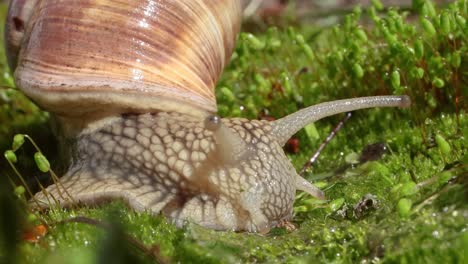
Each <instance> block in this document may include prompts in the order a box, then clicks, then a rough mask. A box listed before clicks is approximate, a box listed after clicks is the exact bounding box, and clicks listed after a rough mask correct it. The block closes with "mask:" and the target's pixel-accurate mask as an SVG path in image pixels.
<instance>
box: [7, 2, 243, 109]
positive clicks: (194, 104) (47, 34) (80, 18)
mask: <svg viewBox="0 0 468 264" xmlns="http://www.w3.org/2000/svg"><path fill="white" fill-rule="evenodd" d="M240 5H241V1H240V0H223V1H219V0H218V1H215V0H198V1H193V0H182V1H180V0H177V1H175V0H172V1H171V0H166V1H157V0H138V1H137V0H134V1H110V0H99V1H98V0H79V1H72V2H69V3H67V1H58V0H44V1H40V2H39V3H38V5H37V8H36V10H35V12H34V14H33V15H32V17H31V20H30V21H29V24H28V29H29V31H30V32H29V39H26V40H24V41H23V46H22V48H21V52H20V59H19V63H18V68H17V70H16V72H15V76H16V80H17V84H18V86H19V87H20V88H21V89H23V90H24V91H25V93H26V94H28V95H29V96H31V97H32V98H33V99H35V100H36V101H37V102H38V103H39V104H40V105H41V106H42V107H44V108H46V109H48V110H50V111H55V112H58V113H59V114H65V115H77V114H80V115H81V114H84V113H85V114H86V112H89V113H88V114H93V113H92V112H93V111H104V110H105V111H108V112H116V111H117V112H122V111H130V112H132V111H133V112H142V111H151V110H161V109H163V110H165V111H171V110H172V111H182V112H190V113H194V114H201V115H207V114H209V113H212V112H215V111H216V100H215V96H214V87H215V85H216V82H217V80H218V78H219V76H220V74H221V72H222V69H223V67H224V66H225V64H226V63H227V62H228V60H229V57H230V55H231V53H232V50H233V47H234V44H235V38H236V36H237V33H238V31H239V23H240V21H239V20H240ZM128 92H130V93H131V94H132V96H133V97H134V98H142V99H144V101H145V104H144V105H143V104H142V101H141V100H134V102H132V101H131V100H127V99H125V98H124V97H125V95H126V94H125V93H128ZM93 94H100V96H99V98H97V97H95V96H93ZM101 97H102V98H103V109H100V108H99V106H97V105H96V104H99V103H100V98H101ZM123 98H124V99H123ZM150 99H153V100H150ZM171 100H173V101H174V102H175V104H174V105H173V106H171V104H170V103H169V102H170V101H171ZM162 102H164V103H162ZM78 104H79V105H81V107H82V109H78V110H75V109H76V108H77V107H73V109H66V108H67V105H74V106H75V105H78ZM91 104H93V105H91ZM168 107H169V108H170V109H168ZM87 109H89V111H88V110H87ZM196 109H198V111H196ZM204 113H205V114H204Z"/></svg>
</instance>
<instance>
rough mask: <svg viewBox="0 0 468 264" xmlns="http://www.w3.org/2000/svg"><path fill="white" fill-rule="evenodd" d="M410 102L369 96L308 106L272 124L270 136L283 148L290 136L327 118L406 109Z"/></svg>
mask: <svg viewBox="0 0 468 264" xmlns="http://www.w3.org/2000/svg"><path fill="white" fill-rule="evenodd" d="M410 104H411V100H410V98H409V97H408V96H406V95H403V96H399V95H390V96H369V97H358V98H352V99H343V100H336V101H331V102H325V103H320V104H316V105H313V106H309V107H307V108H304V109H302V110H299V111H297V112H295V113H293V114H291V115H288V116H285V117H283V118H281V119H278V120H276V121H273V122H272V127H273V131H272V134H273V135H274V137H275V138H276V140H277V141H278V143H279V144H280V145H281V146H283V145H284V144H286V142H287V141H288V139H289V138H291V136H292V135H294V134H296V132H297V131H299V130H300V129H302V128H303V127H304V126H306V125H308V124H310V123H313V122H315V121H317V120H319V119H322V118H324V117H327V116H331V115H335V114H339V113H344V112H349V111H354V110H358V109H365V108H373V107H402V108H403V107H408V106H409V105H410Z"/></svg>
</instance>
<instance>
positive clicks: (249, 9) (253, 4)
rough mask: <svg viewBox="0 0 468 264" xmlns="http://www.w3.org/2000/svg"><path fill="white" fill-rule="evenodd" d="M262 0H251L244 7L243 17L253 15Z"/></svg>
mask: <svg viewBox="0 0 468 264" xmlns="http://www.w3.org/2000/svg"><path fill="white" fill-rule="evenodd" d="M263 1H264V0H252V1H250V3H249V4H248V5H247V6H246V7H245V9H244V14H243V16H244V18H249V17H251V16H253V15H254V14H255V13H256V12H257V10H258V9H259V8H260V6H261V5H262V3H263Z"/></svg>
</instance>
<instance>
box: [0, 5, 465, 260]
mask: <svg viewBox="0 0 468 264" xmlns="http://www.w3.org/2000/svg"><path fill="white" fill-rule="evenodd" d="M414 2H415V4H414V7H415V13H419V14H420V16H418V15H415V13H408V12H407V11H399V10H398V9H396V8H393V9H389V10H386V11H385V12H383V11H382V12H383V13H377V11H376V10H380V9H381V8H380V6H379V5H380V4H379V3H380V2H379V1H373V3H374V6H373V7H371V8H369V9H368V10H366V11H363V10H361V9H359V8H356V9H355V10H354V11H353V13H351V14H350V15H347V16H346V17H344V18H343V21H342V23H341V24H340V25H337V26H333V27H331V28H320V27H316V26H314V25H310V24H306V23H296V24H297V25H296V26H294V27H289V28H274V27H272V28H269V29H268V30H267V31H265V32H262V33H255V34H251V33H243V34H242V35H241V36H240V38H239V43H238V45H237V48H236V51H235V54H234V56H233V59H232V62H231V64H230V65H229V66H228V67H227V69H226V71H225V73H224V74H223V76H222V78H221V80H220V82H219V85H218V88H219V89H217V99H218V102H219V112H220V114H221V115H222V116H244V117H249V118H260V117H264V116H271V117H274V118H278V117H281V116H284V115H286V114H288V113H291V112H293V111H296V110H298V109H300V108H302V107H305V106H308V105H312V104H315V103H318V102H322V101H325V100H332V99H338V98H345V97H356V96H365V95H376V94H401V93H405V94H408V95H410V96H411V98H412V100H413V106H412V107H411V108H410V109H407V110H400V109H375V110H365V111H360V112H356V113H354V114H353V117H352V118H351V119H350V120H349V121H348V122H347V123H346V124H345V126H344V128H343V129H342V130H341V131H340V132H339V133H338V135H337V137H335V138H334V139H333V140H332V141H331V142H330V143H329V144H328V145H327V147H326V148H325V150H324V151H323V152H322V154H321V156H320V157H319V159H318V160H317V162H316V163H315V164H314V167H313V170H311V171H308V172H307V174H306V177H307V178H308V179H309V180H311V181H319V182H318V183H317V185H320V187H321V188H322V189H323V190H325V194H326V197H327V201H318V200H315V199H313V198H311V197H309V196H307V195H305V194H303V193H298V195H297V200H296V203H295V206H294V211H295V216H294V219H293V223H294V224H295V225H296V227H297V230H295V231H292V232H291V231H287V230H286V229H284V228H275V229H273V230H272V231H271V232H270V233H268V234H266V235H259V234H248V233H233V232H216V231H212V230H207V229H204V228H201V227H199V226H195V225H187V226H186V227H185V228H183V229H178V228H176V227H174V226H173V225H171V224H168V223H167V222H166V220H165V219H164V218H163V217H155V216H152V215H150V214H148V213H135V212H133V211H131V210H129V209H128V208H127V207H126V206H125V205H124V204H123V203H121V202H118V201H116V202H112V203H110V204H106V205H103V206H101V207H97V208H86V207H84V208H83V207H82V208H72V209H67V210H65V209H55V210H52V211H50V212H47V213H41V214H40V215H39V218H40V219H42V220H44V221H47V223H48V224H49V230H48V233H47V235H45V236H44V237H42V238H41V239H40V241H39V242H38V243H30V242H27V241H25V240H22V239H19V240H18V239H17V238H15V237H14V235H13V237H12V236H11V235H10V236H2V238H0V239H3V241H0V242H1V243H0V261H1V260H4V259H6V258H7V257H8V256H10V255H9V254H8V252H12V250H10V249H8V247H6V246H5V245H13V246H12V247H14V245H15V243H14V242H15V241H19V245H18V254H16V257H18V258H19V259H20V260H21V261H23V262H27V263H63V262H64V261H65V260H66V261H67V262H69V261H70V260H73V261H74V262H75V263H89V262H91V261H93V260H98V259H103V258H106V259H120V260H122V259H123V260H133V261H139V262H151V261H152V260H153V258H152V257H151V256H147V255H145V253H144V252H143V251H142V250H141V249H138V248H137V247H135V245H134V244H132V243H130V242H128V241H127V240H128V239H127V238H126V236H131V237H133V238H135V239H136V240H138V241H140V242H141V243H143V244H144V245H145V246H146V247H147V248H150V247H152V246H155V248H158V249H159V251H158V252H160V255H161V256H162V257H161V258H163V259H166V260H169V261H180V262H189V263H198V262H200V263H201V262H203V263H238V262H266V263H283V262H288V263H310V262H345V263H355V262H362V261H368V262H370V261H379V260H380V261H382V262H388V263H395V262H406V263H462V262H464V261H466V256H465V255H464V254H466V253H464V252H466V248H468V235H467V231H466V228H467V224H466V223H467V218H468V207H467V204H468V203H467V200H468V199H467V195H468V194H467V191H466V190H467V189H468V188H467V185H468V170H467V161H468V158H467V157H468V153H467V149H468V141H467V138H466V135H468V118H467V113H466V106H465V105H464V104H466V102H465V101H466V99H464V98H466V96H467V94H466V89H462V87H466V86H467V78H468V77H467V75H466V69H463V68H462V65H466V60H467V54H468V52H467V42H466V40H467V36H466V32H467V30H466V27H467V24H466V19H465V17H466V16H467V5H466V1H461V0H460V1H457V2H455V3H453V4H450V5H449V6H447V7H446V8H444V9H440V8H437V7H435V6H434V5H433V4H432V3H431V2H429V1H414ZM3 11H4V10H3ZM0 66H1V69H0V70H1V72H2V74H0V76H3V79H1V78H0V79H1V83H2V84H3V85H11V83H12V82H11V76H10V75H9V74H8V71H7V70H6V65H5V63H4V60H2V61H1V64H0ZM47 119H48V115H47V114H44V113H43V112H41V111H39V110H38V109H37V108H36V107H35V106H34V105H33V104H31V102H29V101H28V100H27V99H26V98H24V96H22V95H21V94H20V93H19V92H17V91H16V90H8V91H7V90H0V147H1V150H2V151H4V150H7V149H10V148H12V147H11V144H12V136H13V135H14V134H15V133H19V132H20V133H28V134H31V135H33V137H34V138H35V139H39V140H38V141H39V143H38V144H39V146H40V147H41V148H42V149H44V150H46V151H45V152H46V153H45V154H46V155H47V156H49V155H48V154H47V151H50V149H55V148H56V147H55V144H56V143H55V141H54V140H53V139H52V136H51V134H50V133H49V132H44V131H47V130H45V129H44V127H45V123H46V121H47ZM339 119H340V117H335V118H329V119H327V120H323V121H320V122H318V123H317V124H315V126H314V127H309V128H308V129H307V131H306V132H304V131H302V132H300V133H298V135H296V137H297V138H298V139H299V141H300V153H299V154H296V155H293V154H290V158H291V159H292V161H293V163H294V165H295V166H296V168H301V166H302V165H303V164H304V163H305V162H306V161H307V160H308V159H309V158H310V156H311V155H312V154H313V152H314V150H315V149H317V147H318V145H319V144H320V140H317V137H318V138H321V139H324V138H325V137H326V135H327V134H328V133H329V132H330V131H331V130H332V129H333V127H334V126H335V125H336V124H337V122H338V120H339ZM43 138H44V139H43ZM42 139H43V140H42ZM378 142H383V143H385V145H386V146H387V152H386V154H385V155H383V157H382V158H380V159H377V160H375V161H369V162H365V163H360V162H359V156H360V153H361V151H362V150H363V149H364V148H365V147H366V146H368V145H369V144H372V143H378ZM15 150H16V148H15ZM16 155H17V156H18V163H17V164H18V165H19V167H20V168H21V171H22V172H23V174H24V175H27V174H29V173H27V172H25V169H24V167H30V168H31V169H30V170H31V171H33V172H31V174H35V173H38V171H37V169H35V168H34V159H33V155H34V151H33V150H30V149H24V147H22V148H20V149H19V150H18V151H17V152H16ZM346 157H348V158H346ZM5 164H6V162H4V161H0V177H2V179H3V180H5V175H9V176H10V177H13V173H12V171H11V170H10V169H9V168H8V167H7V166H5ZM27 164H31V166H28V165H27ZM51 167H52V168H53V167H54V164H53V163H52V165H51ZM4 182H6V180H5V181H0V184H3V185H5V184H4ZM6 183H7V182H6ZM3 185H2V186H3ZM0 193H3V194H2V195H0V204H1V205H2V206H0V210H1V212H0V214H1V215H2V219H7V220H11V221H13V222H14V223H16V222H18V224H19V225H20V226H19V227H18V229H20V230H22V231H21V232H24V230H25V229H28V228H31V226H34V225H36V224H38V223H39V222H38V220H34V219H29V220H28V217H27V215H28V214H27V213H26V214H25V213H23V214H18V216H16V214H15V213H12V212H13V211H14V210H13V211H12V210H11V208H22V209H23V211H24V206H23V207H21V206H18V205H16V206H13V205H12V204H14V203H15V202H16V203H20V204H21V201H24V200H23V199H24V198H17V196H20V197H22V195H21V194H19V195H17V196H13V192H11V193H9V194H8V193H7V192H0ZM12 197H13V198H12ZM366 201H371V202H366ZM402 201H403V202H402ZM8 210H10V211H8ZM7 212H10V213H7ZM23 215H25V216H23ZM4 216H6V218H4ZM77 216H86V217H87V218H91V219H99V220H101V221H103V222H105V223H111V224H110V225H109V226H105V227H100V226H96V225H95V224H89V223H88V224H87V223H77V222H71V221H70V219H72V218H75V217H77ZM15 219H21V220H18V221H15ZM7 220H5V221H3V222H1V221H0V224H2V225H0V226H2V227H3V226H4V223H8V221H7ZM2 227H0V228H2ZM5 231H6V230H5V228H3V229H2V230H0V232H5ZM126 241H127V242H126ZM10 248H11V247H10Z"/></svg>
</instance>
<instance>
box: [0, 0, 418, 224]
mask: <svg viewBox="0 0 468 264" xmlns="http://www.w3.org/2000/svg"><path fill="white" fill-rule="evenodd" d="M76 6H80V8H76ZM241 10H242V1H241V0H222V1H210V0H197V1H193V0H182V1H171V0H165V1H163V0H133V1H127V2H125V1H106V0H100V1H97V0H87V1H84V0H80V1H68V2H67V1H59V0H29V1H28V0H26V1H20V0H17V1H12V3H11V6H10V9H9V15H8V18H7V19H8V20H7V41H8V42H7V45H6V46H7V48H8V50H9V64H10V66H11V68H12V69H14V70H15V73H14V75H15V81H16V83H17V86H18V87H19V88H20V89H21V90H22V91H24V93H25V94H26V95H28V96H29V97H30V98H32V100H34V101H35V102H36V103H37V104H38V105H40V106H41V107H42V108H44V109H45V110H48V111H50V112H51V113H53V115H54V116H55V117H56V118H57V119H58V120H59V121H60V123H61V126H62V128H63V134H64V137H65V139H66V141H67V145H68V146H69V150H70V153H71V162H70V166H69V169H68V171H67V172H66V173H65V174H64V175H63V177H62V178H61V179H60V184H54V185H51V186H49V187H48V188H47V189H46V191H47V192H46V193H38V194H37V195H36V198H37V199H38V200H40V201H42V202H43V203H41V206H43V207H48V206H50V205H51V203H56V202H57V203H59V204H60V205H61V206H68V205H71V204H73V203H86V204H95V203H98V202H101V201H105V200H109V199H114V198H120V199H124V200H125V201H126V202H127V203H128V204H129V206H130V207H132V208H134V209H135V210H138V211H144V210H148V211H150V212H152V213H155V214H158V213H163V214H164V215H166V216H167V217H169V218H170V219H172V220H173V221H174V222H175V223H176V224H178V225H182V224H183V223H184V221H192V222H195V223H198V224H200V225H203V226H206V227H209V228H213V229H218V230H239V231H241V230H247V231H252V232H264V231H267V230H269V229H270V228H271V227H274V226H275V225H277V224H278V223H279V222H280V221H283V220H288V219H290V218H291V217H292V205H293V202H294V197H295V192H296V190H303V191H305V192H307V193H309V194H311V195H313V196H315V197H318V198H323V193H322V192H321V191H320V190H319V189H318V188H316V187H314V186H313V185H312V184H310V183H309V182H307V181H306V180H305V179H303V178H302V177H300V176H299V175H298V174H297V173H296V171H295V169H294V167H293V166H292V164H291V163H290V161H289V160H288V158H287V157H286V155H285V154H284V152H283V150H282V146H283V145H284V144H285V143H286V141H287V140H288V139H289V138H290V137H291V136H292V135H293V134H294V133H296V132H297V131H298V130H300V129H301V128H302V127H304V126H305V125H307V124H308V123H311V122H314V121H316V120H318V119H320V118H323V117H326V116H329V115H333V114H336V113H341V112H347V111H352V110H356V109H362V108H369V107H394V106H400V107H403V106H407V105H409V99H408V98H407V97H405V96H377V97H363V98H355V99H348V100H339V101H333V102H328V103H322V104H318V105H315V106H311V107H308V108H305V109H302V110H300V111H298V112H296V113H294V114H292V115H289V116H287V117H284V118H282V119H279V120H276V121H273V122H269V121H260V120H247V119H240V118H232V119H226V118H219V117H217V116H216V115H215V114H216V100H215V96H214V88H215V85H216V82H217V80H218V78H219V76H220V74H221V72H222V69H223V67H224V66H225V65H226V63H227V62H228V61H229V57H230V55H231V53H232V50H233V48H234V45H235V39H236V36H237V34H238V32H239V30H240V18H241V15H240V14H241ZM68 142H69V144H68ZM65 191H66V193H67V194H68V195H70V196H71V197H72V198H73V199H69V197H67V196H66V195H64V193H65Z"/></svg>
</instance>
